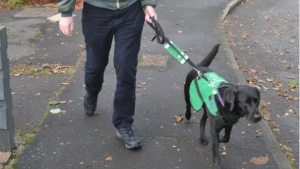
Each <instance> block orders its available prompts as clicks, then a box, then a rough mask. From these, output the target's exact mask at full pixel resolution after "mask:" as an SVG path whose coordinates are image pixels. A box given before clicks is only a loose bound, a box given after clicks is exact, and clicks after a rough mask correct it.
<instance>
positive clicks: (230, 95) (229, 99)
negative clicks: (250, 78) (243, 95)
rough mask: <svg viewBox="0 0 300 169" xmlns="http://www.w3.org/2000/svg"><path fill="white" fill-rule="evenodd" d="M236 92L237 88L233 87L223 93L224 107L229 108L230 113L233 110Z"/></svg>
mask: <svg viewBox="0 0 300 169" xmlns="http://www.w3.org/2000/svg"><path fill="white" fill-rule="evenodd" d="M236 92H237V86H234V87H230V88H228V89H227V90H226V93H225V105H226V106H227V107H228V108H229V110H230V111H232V110H233V108H234V102H235V96H236Z"/></svg>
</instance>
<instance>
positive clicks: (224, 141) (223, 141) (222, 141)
mask: <svg viewBox="0 0 300 169" xmlns="http://www.w3.org/2000/svg"><path fill="white" fill-rule="evenodd" d="M219 142H220V143H228V142H229V138H226V137H223V138H222V140H220V141H219Z"/></svg>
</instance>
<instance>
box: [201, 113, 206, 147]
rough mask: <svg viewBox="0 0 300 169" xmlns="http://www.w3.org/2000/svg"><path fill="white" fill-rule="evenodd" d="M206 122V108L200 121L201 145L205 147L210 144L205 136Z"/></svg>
mask: <svg viewBox="0 0 300 169" xmlns="http://www.w3.org/2000/svg"><path fill="white" fill-rule="evenodd" d="M206 120H207V113H206V108H203V116H202V118H201V121H200V143H201V144H202V145H205V146H206V145H207V144H208V140H207V138H206V135H205V124H206Z"/></svg>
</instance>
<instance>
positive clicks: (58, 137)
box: [1, 0, 279, 169]
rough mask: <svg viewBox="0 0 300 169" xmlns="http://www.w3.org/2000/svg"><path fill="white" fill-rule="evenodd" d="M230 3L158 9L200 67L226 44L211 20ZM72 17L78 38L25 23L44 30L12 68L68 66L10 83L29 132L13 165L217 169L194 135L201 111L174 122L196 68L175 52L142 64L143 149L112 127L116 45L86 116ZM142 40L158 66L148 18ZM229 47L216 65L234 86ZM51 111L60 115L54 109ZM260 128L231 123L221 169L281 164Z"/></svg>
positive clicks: (51, 26)
mask: <svg viewBox="0 0 300 169" xmlns="http://www.w3.org/2000/svg"><path fill="white" fill-rule="evenodd" d="M227 2H228V1H227V0H212V1H209V2H203V1H201V2H199V1H196V0H190V1H188V2H186V3H184V5H183V3H182V1H180V0H172V1H168V0H161V1H159V4H158V6H157V8H156V12H157V13H158V17H159V22H160V23H161V25H162V26H163V28H164V32H165V34H166V36H167V37H169V38H170V39H171V40H172V41H173V42H175V43H176V45H178V46H179V47H180V48H181V49H183V50H186V52H187V54H188V55H189V56H190V58H191V59H192V60H193V61H194V62H195V63H198V62H199V61H201V60H202V59H203V57H204V56H206V55H207V54H208V53H209V51H210V50H211V49H212V47H213V46H214V45H215V44H217V43H220V40H219V38H220V32H219V29H218V27H217V26H216V24H215V23H216V22H218V20H219V17H220V16H221V15H222V10H223V8H224V6H225V5H226V3H227ZM17 12H19V11H12V12H10V13H6V15H7V17H5V18H6V19H5V20H2V23H1V24H12V23H13V22H17V21H20V20H21V19H16V18H14V17H12V16H13V15H14V14H15V13H17ZM74 14H75V15H76V16H75V17H74V22H75V34H74V37H73V38H66V37H62V36H61V35H60V34H59V30H58V23H57V22H55V23H52V22H48V21H45V20H43V22H42V21H41V23H36V24H34V26H32V25H31V26H29V27H34V28H37V29H38V30H40V32H41V35H42V36H41V35H40V34H39V35H38V36H37V38H34V39H35V40H36V41H35V42H34V43H32V44H31V45H28V46H29V47H32V48H33V52H32V54H29V55H25V56H22V57H18V59H16V58H15V59H11V67H12V68H14V69H13V70H15V68H16V67H15V66H17V65H24V64H25V65H26V64H28V62H30V64H29V65H42V64H44V63H49V64H58V63H60V66H61V65H68V66H69V70H71V72H68V73H62V74H61V75H59V76H58V75H57V76H53V75H45V74H42V73H43V72H42V73H33V74H28V73H27V74H26V73H23V74H20V75H17V76H14V77H13V78H12V82H11V84H12V86H13V87H12V89H13V92H15V93H16V94H15V95H13V97H14V105H15V110H14V117H15V123H16V126H17V127H18V128H19V130H17V131H20V133H21V134H19V136H20V137H22V138H23V137H25V136H27V137H25V138H27V141H26V140H25V142H24V141H20V142H19V143H18V147H19V148H20V146H23V148H22V150H21V152H22V153H20V154H19V155H18V158H16V159H15V160H14V162H13V163H14V164H13V166H14V167H15V168H17V169H29V168H30V169H41V168H43V169H66V168H78V169H83V168H95V169H96V168H97V169H98V168H113V169H121V168H126V169H127V168H144V169H162V168H166V169H172V168H175V169H180V168H182V169H183V168H188V169H198V168H205V169H209V168H212V153H211V145H210V144H209V145H208V146H207V147H205V146H202V145H201V144H200V143H199V141H198V138H199V133H200V130H199V120H200V117H201V115H202V112H197V113H196V112H195V113H193V118H192V122H191V123H188V124H186V123H182V122H176V120H175V118H174V116H175V115H184V111H185V103H184V95H183V83H184V81H185V76H186V74H187V73H188V72H189V70H191V68H190V67H189V65H184V66H182V65H181V64H180V63H179V62H178V61H176V60H175V59H174V58H170V57H169V59H168V60H167V64H166V65H165V66H149V65H147V64H146V65H145V64H141V63H142V61H140V64H139V67H138V74H137V84H138V86H137V103H136V115H135V123H134V127H135V128H136V130H137V131H138V133H139V134H140V135H141V136H142V138H143V147H142V149H139V150H134V151H130V150H127V149H126V148H125V146H124V143H123V142H122V141H120V140H118V138H117V137H116V136H115V132H116V130H115V128H114V127H113V125H112V123H111V115H112V103H113V94H114V91H115V83H116V76H115V72H114V68H113V64H112V59H113V50H114V49H113V48H112V50H111V54H110V56H111V57H110V63H109V65H108V67H107V69H106V73H105V82H104V83H105V84H104V86H103V90H102V92H101V94H100V95H99V99H98V108H97V114H98V115H96V116H93V117H87V116H86V115H85V114H84V111H83V100H82V99H83V96H84V94H85V90H84V81H83V74H84V69H83V63H84V52H83V50H82V47H83V45H84V41H83V37H82V34H81V27H80V26H81V21H80V19H81V11H76V12H75V13H74ZM1 15H2V14H1ZM28 19H29V18H23V19H22V20H27V21H28ZM31 21H33V20H31ZM12 25H14V24H12ZM11 30H14V29H11ZM16 32H17V31H16ZM13 33H14V32H11V34H13ZM16 34H17V33H16ZM142 36H143V40H142V46H141V50H140V56H141V57H140V58H141V59H146V60H147V59H148V61H150V62H151V63H152V62H154V61H157V60H160V59H163V58H164V57H163V56H161V55H165V56H167V55H168V54H167V51H166V50H165V49H164V47H163V46H162V45H159V44H157V43H153V42H151V41H150V39H151V38H152V37H153V36H154V32H153V30H152V29H151V28H150V27H149V26H147V24H145V27H144V31H143V35H142ZM10 37H11V38H13V37H16V36H10ZM50 37H51V38H50ZM30 39H32V37H31V38H30ZM220 39H221V38H220ZM11 43H12V42H11ZM29 47H28V48H29ZM223 48H224V46H223V44H222V45H221V49H220V51H219V53H218V55H217V57H216V59H215V60H214V61H213V63H212V65H211V68H212V69H213V70H215V71H216V72H218V73H219V74H220V75H221V76H222V77H224V78H225V79H227V80H228V81H229V82H231V83H238V81H237V80H236V76H235V74H234V73H232V72H233V71H232V67H231V66H229V65H230V64H228V58H227V56H226V52H225V50H224V49H223ZM16 49H17V48H16ZM37 49H38V50H37ZM32 57H33V58H32ZM153 57H158V58H157V59H153ZM148 61H146V63H149V62H148ZM151 63H150V65H151ZM55 70H56V69H55ZM16 74H18V73H14V74H13V75H16ZM23 85H25V87H23ZM53 100H57V101H62V102H61V104H58V105H55V106H53V105H49V101H53ZM65 101H66V102H65ZM54 108H60V109H61V110H62V111H61V112H60V113H58V114H53V113H50V112H49V111H50V110H51V109H54ZM208 125H209V124H208ZM207 129H208V130H207V136H208V137H210V134H209V127H207ZM260 132H261V128H260V125H258V124H250V123H249V122H248V121H246V120H245V119H241V120H240V122H239V123H238V124H237V125H236V126H234V128H233V131H232V137H231V140H230V142H229V143H228V144H221V147H222V146H225V147H226V148H225V149H226V155H224V156H222V166H223V168H224V169H238V168H245V169H260V168H272V169H277V168H279V167H278V165H277V163H276V161H275V160H274V158H273V154H272V153H271V152H270V150H269V149H268V146H267V145H266V143H265V141H264V139H263V137H264V134H265V133H262V134H261V133H260ZM31 134H32V135H33V136H35V137H34V140H33V139H31V140H28V136H30V135H31ZM260 134H261V135H260ZM20 140H22V139H20ZM31 141H32V142H31ZM24 146H25V148H24ZM16 161H17V162H16Z"/></svg>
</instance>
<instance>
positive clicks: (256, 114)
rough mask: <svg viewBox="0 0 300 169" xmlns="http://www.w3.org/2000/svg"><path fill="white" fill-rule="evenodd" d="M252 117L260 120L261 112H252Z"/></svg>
mask: <svg viewBox="0 0 300 169" xmlns="http://www.w3.org/2000/svg"><path fill="white" fill-rule="evenodd" d="M254 119H255V121H257V122H258V121H260V120H261V119H262V116H261V113H260V112H258V113H255V114H254Z"/></svg>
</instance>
